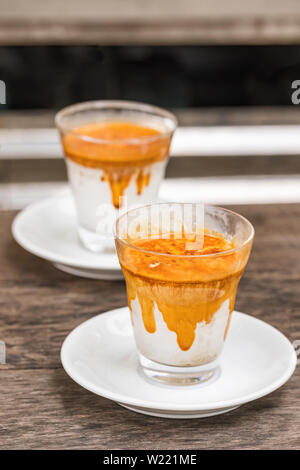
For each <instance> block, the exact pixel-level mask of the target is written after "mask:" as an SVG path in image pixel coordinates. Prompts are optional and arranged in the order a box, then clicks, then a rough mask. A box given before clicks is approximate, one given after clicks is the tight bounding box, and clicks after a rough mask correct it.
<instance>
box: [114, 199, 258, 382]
mask: <svg viewBox="0 0 300 470" xmlns="http://www.w3.org/2000/svg"><path fill="white" fill-rule="evenodd" d="M253 236H254V229H253V227H252V225H251V224H250V222H248V221H247V220H246V219H245V218H244V217H242V216H240V215H238V214H236V213H234V212H231V211H229V210H226V209H222V208H219V207H214V206H207V205H202V204H180V203H162V204H150V205H148V206H144V207H140V208H137V209H132V210H130V211H128V212H127V213H125V214H123V215H121V216H120V217H119V219H118V220H117V223H116V238H115V241H116V248H117V253H118V256H119V261H120V264H121V267H122V270H123V273H124V276H125V280H126V288H127V296H128V304H129V308H130V311H131V320H132V326H133V331H134V337H135V342H136V346H137V350H138V354H139V360H140V366H141V370H142V371H143V373H144V375H145V376H146V377H148V378H149V379H153V380H156V381H160V382H163V383H167V384H175V385H190V384H196V383H202V382H206V381H207V380H210V379H213V378H216V376H217V373H218V370H219V368H218V358H219V355H220V353H221V351H222V348H223V343H224V340H225V338H226V336H227V333H228V328H229V324H230V318H231V313H232V311H233V308H234V303H235V297H236V291H237V287H238V283H239V280H240V278H241V276H242V273H243V271H244V269H245V266H246V264H247V261H248V257H249V254H250V250H251V246H252V241H253Z"/></svg>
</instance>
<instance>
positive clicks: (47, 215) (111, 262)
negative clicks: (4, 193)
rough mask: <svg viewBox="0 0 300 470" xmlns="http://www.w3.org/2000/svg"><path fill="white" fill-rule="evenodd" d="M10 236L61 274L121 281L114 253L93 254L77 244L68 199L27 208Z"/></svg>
mask: <svg viewBox="0 0 300 470" xmlns="http://www.w3.org/2000/svg"><path fill="white" fill-rule="evenodd" d="M12 233H13V236H14V238H15V240H16V241H17V242H18V243H19V245H21V246H22V247H23V248H25V250H27V251H29V252H30V253H33V254H34V255H37V256H39V257H41V258H44V259H46V260H48V261H51V262H52V263H53V264H54V265H55V266H56V267H57V268H58V269H61V270H62V271H65V272H67V273H70V274H74V275H76V276H81V277H88V278H92V279H106V280H107V279H110V280H115V279H123V275H122V271H121V268H120V265H119V261H118V257H117V254H116V253H92V252H89V251H88V250H87V249H86V248H84V247H83V246H82V244H81V243H80V241H79V238H78V235H77V228H76V214H75V208H74V204H73V200H72V198H71V196H65V195H64V196H60V197H53V198H50V199H44V200H42V201H39V202H35V203H33V204H31V205H30V206H28V207H26V209H24V210H22V211H21V212H19V214H18V215H17V216H16V217H15V219H14V221H13V224H12Z"/></svg>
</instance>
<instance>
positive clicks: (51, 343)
mask: <svg viewBox="0 0 300 470" xmlns="http://www.w3.org/2000/svg"><path fill="white" fill-rule="evenodd" d="M279 190H280V188H279ZM236 209H237V210H238V211H239V212H240V213H242V214H244V215H245V216H246V217H248V218H249V219H250V220H251V221H252V222H253V224H254V226H255V228H256V238H255V244H254V248H253V252H252V256H251V259H250V262H249V265H248V267H247V270H246V273H245V275H244V277H243V279H242V281H241V284H240V288H239V294H238V299H237V305H236V307H237V309H239V310H242V311H245V312H247V313H250V314H253V315H255V316H257V317H258V318H261V319H263V320H265V321H267V322H270V323H271V324H272V325H274V326H275V327H277V328H279V329H280V330H281V331H282V332H284V333H285V334H286V335H287V336H288V337H289V338H290V339H291V340H296V339H300V237H299V232H300V206H299V205H277V206H275V205H270V206H239V207H237V208H236ZM14 214H15V213H13V212H0V260H1V270H0V340H3V341H5V342H6V346H7V364H6V365H1V366H0V448H1V449H24V448H25V449H75V448H83V449H132V448H135V449H136V448H138V449H184V448H185V449H215V448H217V449H228V448H229V449H249V448H255V449H278V448H280V449H296V448H299V446H300V393H299V376H300V374H299V367H298V370H296V372H295V374H294V376H293V377H292V379H291V380H290V381H289V382H288V383H287V384H286V385H284V386H283V387H282V388H281V389H280V390H278V391H276V392H274V393H272V394H271V395H269V396H268V397H265V398H262V399H260V400H257V401H255V402H253V403H249V404H247V405H244V406H242V407H241V408H239V409H237V410H235V411H233V412H231V413H229V414H225V415H220V416H216V417H212V418H206V419H196V420H177V421H173V420H166V419H161V418H154V417H150V416H149V417H148V416H143V415H139V414H136V413H133V412H130V411H128V410H126V409H123V408H121V407H120V406H118V405H117V404H115V403H113V402H111V401H109V400H106V399H104V398H101V397H98V396H95V395H93V394H92V393H89V392H88V391H85V390H84V389H82V388H81V387H79V386H78V385H77V384H75V383H74V382H73V381H72V380H71V379H70V378H69V377H68V376H67V375H66V374H65V372H64V371H63V369H62V366H61V363H60V358H59V353H60V346H61V344H62V341H63V339H64V338H65V336H66V335H67V334H68V332H69V331H70V330H71V329H73V328H74V327H75V326H76V325H78V324H79V323H81V322H82V321H84V320H86V319H88V318H90V317H92V316H93V315H96V314H98V313H101V312H104V311H106V310H108V309H111V308H117V307H121V306H123V305H125V303H126V294H125V286H124V284H123V282H105V281H92V280H86V279H80V278H76V277H72V276H70V275H68V274H64V273H62V272H60V271H57V270H56V269H55V268H54V267H52V266H51V265H50V264H49V263H47V262H46V261H43V260H41V259H38V258H36V257H34V256H32V255H30V254H29V253H27V252H25V251H24V250H23V249H22V248H20V247H19V246H18V245H17V244H16V243H15V242H14V241H13V239H12V236H11V234H10V225H11V221H12V219H13V216H14Z"/></svg>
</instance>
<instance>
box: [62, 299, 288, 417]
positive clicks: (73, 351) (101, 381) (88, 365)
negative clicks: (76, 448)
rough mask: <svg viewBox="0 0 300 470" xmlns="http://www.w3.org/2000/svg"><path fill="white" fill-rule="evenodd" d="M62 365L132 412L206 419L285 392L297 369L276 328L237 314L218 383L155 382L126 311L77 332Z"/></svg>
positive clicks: (114, 312)
mask: <svg viewBox="0 0 300 470" xmlns="http://www.w3.org/2000/svg"><path fill="white" fill-rule="evenodd" d="M61 360H62V364H63V367H64V369H65V370H66V372H67V373H68V374H69V376H70V377H71V378H72V379H73V380H74V381H75V382H77V383H78V384H80V385H81V386H82V387H84V388H86V389H87V390H89V391H91V392H94V393H96V394H97V395H101V396H103V397H106V398H109V399H111V400H114V401H116V402H117V403H119V404H120V405H122V406H124V407H125V408H129V409H130V410H132V411H136V412H137V413H143V414H148V415H153V416H160V417H167V418H201V417H207V416H214V415H218V414H221V413H227V412H228V411H231V410H233V409H234V408H237V407H238V406H240V405H242V404H244V403H247V402H249V401H252V400H256V399H257V398H260V397H263V396H264V395H267V394H268V393H271V392H273V391H274V390H276V389H277V388H279V387H280V386H281V385H283V384H284V383H285V382H286V381H287V380H288V379H289V378H290V376H291V375H292V373H293V371H294V369H295V366H296V353H295V351H294V349H293V346H292V345H291V343H290V342H289V341H288V339H287V338H286V337H285V336H284V335H283V334H282V333H280V332H279V331H278V330H276V329H275V328H273V327H272V326H270V325H268V324H267V323H265V322H263V321H261V320H258V319H256V318H254V317H251V316H250V315H245V314H244V313H239V312H234V313H233V315H232V320H231V325H230V329H229V333H228V337H227V340H226V342H225V347H224V351H223V352H222V355H221V360H220V369H221V374H220V376H219V377H218V378H217V379H216V380H214V381H212V382H210V383H206V384H202V385H192V386H188V387H183V386H181V387H177V386H176V387H175V386H173V387H172V386H167V385H158V384H156V383H152V382H151V383H150V382H149V381H147V380H146V379H145V378H144V377H143V375H142V374H141V373H139V365H138V358H137V353H136V348H135V344H134V339H133V332H132V327H131V323H130V314H129V310H128V308H127V307H126V308H121V309H118V310H112V311H110V312H107V313H103V314H100V315H98V316H96V317H94V318H91V319H90V320H88V321H86V322H84V323H82V324H81V325H79V326H78V327H77V328H75V330H73V331H72V332H71V333H70V334H69V336H68V337H67V338H66V339H65V341H64V344H63V346H62V349H61Z"/></svg>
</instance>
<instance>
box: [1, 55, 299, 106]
mask: <svg viewBox="0 0 300 470" xmlns="http://www.w3.org/2000/svg"><path fill="white" fill-rule="evenodd" d="M298 64H300V47H299V46H164V47H158V46H154V47H150V46H147V47H143V46H138V47H136V46H134V47H128V46H122V47H98V46H24V47H0V79H2V80H4V81H5V82H6V88H7V105H6V109H58V108H62V107H63V106H65V105H68V104H71V103H74V102H78V101H84V100H91V99H128V100H138V101H146V102H150V103H153V104H158V105H160V106H164V107H168V108H185V107H191V108H193V107H195V108H197V107H198V108H199V107H210V106H213V107H214V106H281V105H290V104H291V82H292V81H293V80H296V79H300V65H298ZM4 108H5V107H4V106H2V107H1V109H2V110H4Z"/></svg>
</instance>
